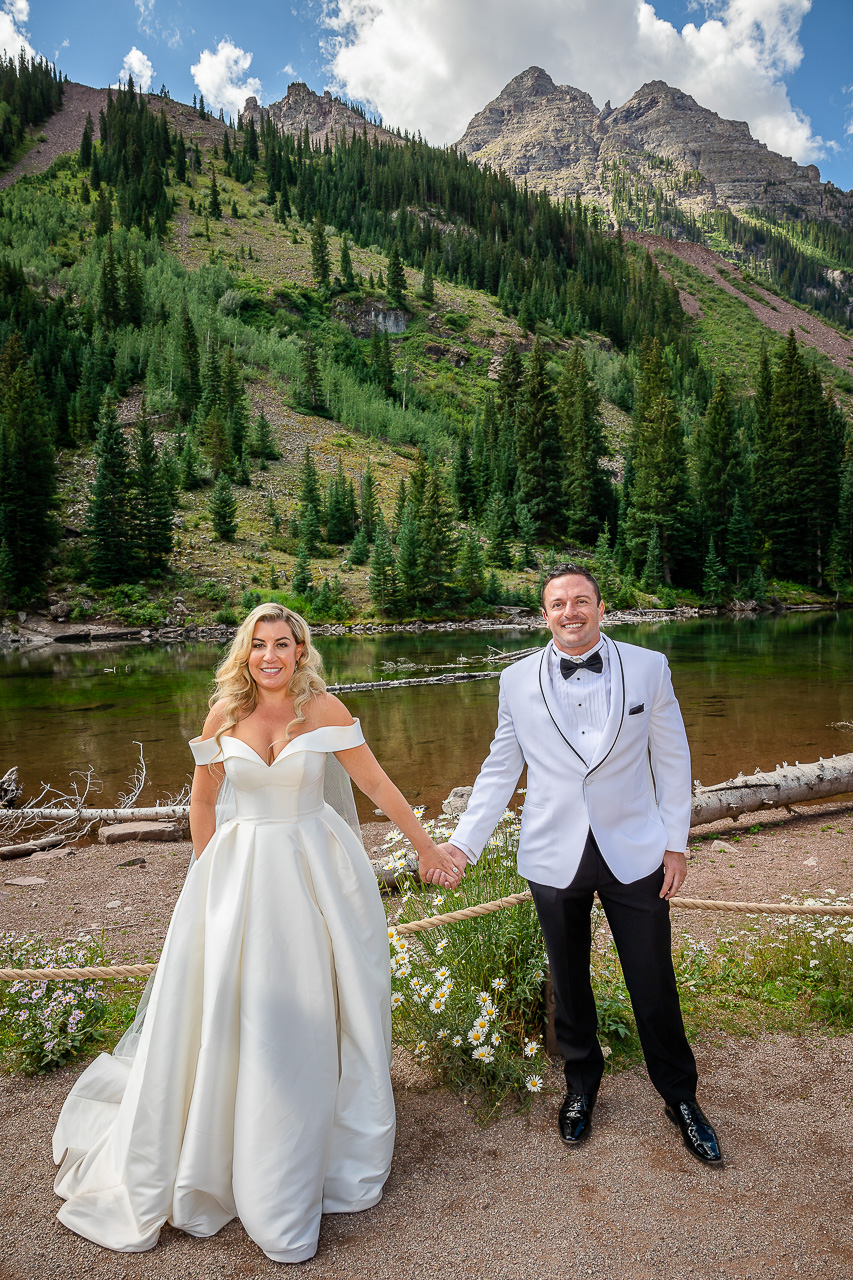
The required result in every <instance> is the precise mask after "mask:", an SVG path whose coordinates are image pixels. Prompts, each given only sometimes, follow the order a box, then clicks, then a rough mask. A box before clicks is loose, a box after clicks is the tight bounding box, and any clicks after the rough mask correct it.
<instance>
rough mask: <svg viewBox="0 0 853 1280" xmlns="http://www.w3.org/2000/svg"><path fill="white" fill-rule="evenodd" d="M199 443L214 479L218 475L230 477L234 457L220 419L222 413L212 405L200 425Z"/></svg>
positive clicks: (217, 407) (223, 424)
mask: <svg viewBox="0 0 853 1280" xmlns="http://www.w3.org/2000/svg"><path fill="white" fill-rule="evenodd" d="M199 442H200V444H201V450H202V453H203V454H204V456H205V457H206V458H207V460H208V462H209V463H210V469H211V471H212V472H213V475H214V477H216V476H218V475H220V473H222V474H224V475H226V476H228V477H231V476H232V475H233V471H234V455H233V453H232V452H231V444H230V442H229V440H228V432H227V431H226V430H225V423H224V421H223V419H222V411H221V409H220V408H219V406H218V405H214V407H213V409H211V411H210V413H209V414H208V416H207V418H206V419H205V421H204V422H203V423H202V425H201V430H200V432H199Z"/></svg>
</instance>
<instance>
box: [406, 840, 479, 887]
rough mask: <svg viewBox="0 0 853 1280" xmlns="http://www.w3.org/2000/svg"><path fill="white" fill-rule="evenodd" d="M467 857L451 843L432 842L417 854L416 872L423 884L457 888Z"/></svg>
mask: <svg viewBox="0 0 853 1280" xmlns="http://www.w3.org/2000/svg"><path fill="white" fill-rule="evenodd" d="M467 862H468V859H467V858H466V857H465V854H464V853H463V852H462V850H461V849H457V848H456V845H453V844H433V846H432V848H431V849H430V850H428V851H426V852H424V853H419V854H418V872H419V874H420V877H421V879H422V880H423V881H424V883H425V884H437V885H439V886H440V887H441V888H442V889H458V888H459V882H460V881H461V879H462V875H463V873H464V871H465V866H466V864H467Z"/></svg>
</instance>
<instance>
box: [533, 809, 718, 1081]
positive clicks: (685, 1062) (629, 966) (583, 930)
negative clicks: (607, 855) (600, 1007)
mask: <svg viewBox="0 0 853 1280" xmlns="http://www.w3.org/2000/svg"><path fill="white" fill-rule="evenodd" d="M663 877H664V872H663V867H662V866H661V867H659V868H658V870H657V871H653V872H652V874H651V875H650V876H644V877H643V879H642V880H635V881H634V883H633V884H622V882H621V881H620V880H617V879H616V877H615V876H614V875H613V873H612V871H611V870H610V868H609V867H608V865H607V863H606V862H605V861H604V858H603V857H602V856H601V852H600V850H599V848H598V845H597V844H596V841H595V837H594V836H593V834H592V832H591V831H590V833H589V836H588V837H587V842H586V846H585V848H584V851H583V856H582V858H581V861H580V866H579V867H578V870H577V874H576V875H575V878H574V880H573V881H572V883H571V884H570V885H569V886H568V888H566V889H555V888H553V887H552V886H550V885H544V884H535V883H533V882H532V881H530V882H529V883H530V889H531V891H532V893H533V902H534V904H535V906H536V911H537V914H538V916H539V923H540V924H541V926H542V933H543V935H544V938H545V947H546V950H547V952H548V963H549V965H550V969H551V983H552V985H553V988H554V1023H555V1030H556V1035H557V1043H558V1044H559V1046H560V1052H561V1053H562V1055H563V1057H564V1058H565V1072H566V1085H567V1087H568V1090H569V1092H570V1093H595V1091H596V1090H597V1089H598V1086H599V1084H600V1082H601V1076H602V1072H603V1070H604V1057H603V1054H602V1052H601V1046H600V1044H599V1043H598V1037H597V1034H596V1032H597V1027H598V1019H597V1015H596V1009H595V998H594V996H593V994H592V985H591V983H590V975H589V961H590V944H591V937H590V912H591V910H592V900H593V893H594V891H595V890H597V891H598V896H599V898H600V899H601V905H602V906H603V908H604V913H605V915H606V916H607V922H608V924H609V925H610V930H611V932H612V934H613V940H614V942H615V943H616V950H617V951H618V953H619V960H620V963H621V965H622V972H623V974H624V975H625V985H626V986H627V988H628V993H629V995H630V997H631V1004H632V1006H633V1009H634V1017H635V1018H636V1021H637V1030H638V1031H639V1034H640V1043H641V1044H642V1047H643V1054H644V1055H645V1059H646V1069H647V1070H648V1073H649V1076H650V1078H651V1081H652V1084H653V1085H654V1087H655V1088H656V1089H657V1091H658V1093H659V1094H661V1096H662V1097H663V1099H664V1101H665V1102H668V1103H678V1102H691V1101H693V1099H695V1097H696V1060H695V1058H694V1057H693V1052H692V1050H691V1048H690V1045H689V1044H688V1042H687V1037H686V1035H685V1034H684V1023H683V1021H682V1018H681V1007H680V1005H679V1003H678V989H677V987H676V982H675V972H674V970H673V967H672V950H671V934H670V926H669V903H668V902H667V901H666V899H665V898H661V897H660V890H661V885H662V884H663Z"/></svg>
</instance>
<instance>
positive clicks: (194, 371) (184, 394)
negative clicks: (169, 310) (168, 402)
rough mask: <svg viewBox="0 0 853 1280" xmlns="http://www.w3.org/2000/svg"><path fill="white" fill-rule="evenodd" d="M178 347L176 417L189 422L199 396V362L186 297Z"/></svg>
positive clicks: (193, 327)
mask: <svg viewBox="0 0 853 1280" xmlns="http://www.w3.org/2000/svg"><path fill="white" fill-rule="evenodd" d="M178 348H179V351H180V367H179V369H178V374H177V378H176V380H175V400H176V402H177V408H178V417H179V418H180V420H181V422H189V420H190V418H191V417H192V415H193V411H194V410H195V408H196V405H197V404H198V402H199V397H200V396H201V362H200V360H199V352H198V338H197V336H196V331H195V326H194V324H193V322H192V319H191V317H190V313H189V309H188V307H187V300H186V297H184V299H183V301H182V303H181V316H180V329H179V337H178Z"/></svg>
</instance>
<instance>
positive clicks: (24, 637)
mask: <svg viewBox="0 0 853 1280" xmlns="http://www.w3.org/2000/svg"><path fill="white" fill-rule="evenodd" d="M840 607H843V606H836V605H822V604H802V605H785V606H783V607H782V608H778V609H758V608H755V609H715V608H710V609H702V608H694V607H692V606H681V607H676V608H674V609H617V610H614V611H613V612H612V613H606V614H605V616H604V620H603V623H602V626H603V627H605V628H606V627H615V626H626V625H636V624H638V623H642V622H651V623H654V622H682V621H685V620H687V619H691V618H714V617H723V618H731V619H733V620H737V619H740V618H752V617H756V616H758V615H759V614H766V613H775V614H782V613H835V612H837V611H838V609H839V608H840ZM498 612H500V613H501V615H502V616H501V617H499V618H472V619H467V618H465V619H444V620H439V621H431V622H424V621H421V620H417V621H415V622H321V623H312V624H310V625H311V633H312V635H315V636H343V635H357V636H364V635H383V634H389V633H392V632H403V633H409V634H413V635H419V634H422V633H424V632H428V631H477V632H484V631H509V630H516V631H517V630H522V631H541V630H546V629H547V628H546V627H545V624H544V622H543V621H542V619H541V618H540V617H539V615H538V614H535V613H531V612H530V610H528V609H526V608H524V607H523V606H520V605H500V606H498ZM30 616H31V617H33V619H34V620H33V622H32V623H29V617H30ZM28 623H29V625H27V624H28ZM19 628H20V629H19V631H18V632H17V633H16V634H15V633H12V632H11V631H10V630H8V629H5V628H4V629H3V631H1V632H0V652H13V651H15V650H18V651H19V652H21V651H24V650H26V651H27V652H30V653H32V652H34V651H35V650H37V649H44V648H47V647H48V646H49V645H54V646H55V645H61V646H62V648H63V649H65V650H67V651H70V652H75V651H80V650H90V649H91V650H94V649H110V648H112V647H114V646H116V645H128V644H139V645H150V644H175V643H199V642H201V643H213V644H221V643H223V642H226V641H228V640H231V639H232V637H233V636H234V635H235V633H236V631H237V628H236V626H229V625H226V624H225V623H221V624H214V625H211V626H196V625H191V626H184V627H180V626H167V627H156V628H155V627H150V628H149V627H130V626H122V625H121V624H116V625H114V626H113V625H110V624H109V623H104V624H103V625H100V626H99V625H92V626H80V625H79V624H74V623H62V622H55V621H53V620H52V619H51V618H50V617H49V615H47V614H34V615H25V616H24V618H22V619H21V621H20V623H19Z"/></svg>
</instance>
